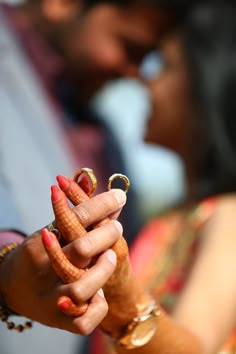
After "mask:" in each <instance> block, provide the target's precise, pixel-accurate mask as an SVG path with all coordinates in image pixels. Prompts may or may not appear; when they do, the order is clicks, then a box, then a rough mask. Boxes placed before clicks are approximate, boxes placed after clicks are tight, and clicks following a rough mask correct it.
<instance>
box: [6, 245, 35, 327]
mask: <svg viewBox="0 0 236 354" xmlns="http://www.w3.org/2000/svg"><path fill="white" fill-rule="evenodd" d="M17 246H18V243H16V242H14V243H11V244H9V245H7V246H5V247H3V248H1V249H0V265H1V263H2V261H3V260H4V258H5V256H6V255H7V254H8V253H10V252H11V251H13V250H14V249H16V247H17ZM10 315H17V314H15V313H13V312H12V311H11V310H10V309H8V308H7V306H5V305H3V304H0V320H1V321H2V322H4V323H5V324H6V326H7V328H8V329H10V330H12V329H13V330H15V331H17V332H23V331H24V330H25V329H30V328H32V326H33V323H32V322H31V321H26V322H25V323H24V324H18V325H16V324H15V323H14V322H11V321H9V320H8V319H9V316H10Z"/></svg>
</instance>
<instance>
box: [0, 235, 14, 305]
mask: <svg viewBox="0 0 236 354" xmlns="http://www.w3.org/2000/svg"><path fill="white" fill-rule="evenodd" d="M17 246H18V243H17V242H13V243H11V244H9V245H6V246H4V247H2V248H1V249H0V305H2V306H4V307H5V306H6V302H7V301H6V298H7V279H6V277H7V274H8V273H9V272H8V270H7V269H8V267H7V264H8V258H9V257H10V256H11V254H10V253H12V252H13V251H14V250H15V249H16V247H17ZM9 312H10V311H9Z"/></svg>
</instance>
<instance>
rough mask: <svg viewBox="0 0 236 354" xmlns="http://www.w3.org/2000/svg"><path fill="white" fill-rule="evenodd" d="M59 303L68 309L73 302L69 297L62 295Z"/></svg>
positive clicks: (61, 306)
mask: <svg viewBox="0 0 236 354" xmlns="http://www.w3.org/2000/svg"><path fill="white" fill-rule="evenodd" d="M57 305H58V306H59V307H60V308H61V309H62V310H68V309H69V307H70V305H71V302H70V301H69V299H68V298H67V297H66V296H61V297H60V298H59V299H58V302H57Z"/></svg>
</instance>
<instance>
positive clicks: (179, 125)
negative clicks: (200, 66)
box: [145, 32, 192, 155]
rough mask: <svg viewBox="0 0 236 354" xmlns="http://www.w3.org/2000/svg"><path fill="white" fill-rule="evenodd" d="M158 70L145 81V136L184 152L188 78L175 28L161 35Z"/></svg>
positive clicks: (188, 133)
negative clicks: (148, 97) (148, 109)
mask: <svg viewBox="0 0 236 354" xmlns="http://www.w3.org/2000/svg"><path fill="white" fill-rule="evenodd" d="M159 54H160V57H161V62H162V69H161V72H160V74H159V75H158V76H157V77H155V78H154V79H153V80H151V81H150V82H149V84H148V87H149V89H150V95H151V103H152V112H151V114H150V117H149V120H148V123H147V130H146V137H145V140H146V141H147V142H152V143H156V144H160V145H163V146H164V147H167V148H169V149H172V150H174V151H176V152H177V153H179V154H180V155H184V154H185V153H186V152H187V151H188V148H189V144H188V142H189V139H190V138H191V116H192V112H191V99H190V98H191V94H190V79H189V75H188V68H187V65H186V62H185V56H184V52H183V48H182V43H181V34H180V33H179V32H176V33H174V34H169V35H168V36H166V38H164V39H163V41H162V43H161V46H160V48H159Z"/></svg>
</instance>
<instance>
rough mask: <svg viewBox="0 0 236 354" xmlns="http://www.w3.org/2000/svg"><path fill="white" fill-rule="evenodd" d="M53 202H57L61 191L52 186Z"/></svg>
mask: <svg viewBox="0 0 236 354" xmlns="http://www.w3.org/2000/svg"><path fill="white" fill-rule="evenodd" d="M51 192H52V201H53V202H57V201H58V199H59V198H60V196H61V191H60V189H59V188H58V187H57V186H51Z"/></svg>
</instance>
